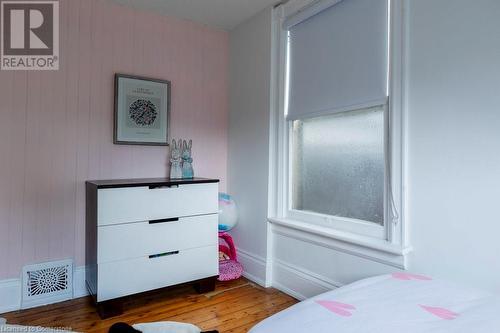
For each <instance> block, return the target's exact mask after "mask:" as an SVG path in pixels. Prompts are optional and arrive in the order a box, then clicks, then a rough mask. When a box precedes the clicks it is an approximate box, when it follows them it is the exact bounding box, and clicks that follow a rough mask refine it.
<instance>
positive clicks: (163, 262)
mask: <svg viewBox="0 0 500 333" xmlns="http://www.w3.org/2000/svg"><path fill="white" fill-rule="evenodd" d="M217 253H218V249H217V246H215V245H214V246H208V247H202V248H196V249H190V250H185V251H179V253H178V254H172V255H168V256H163V257H156V258H149V257H141V258H136V259H130V260H123V261H114V262H108V263H103V264H99V265H98V277H97V279H98V284H99V288H98V290H97V301H98V302H102V301H106V300H109V299H113V298H118V297H122V296H126V295H132V294H136V293H140V292H144V291H147V290H153V289H158V288H163V287H166V286H170V285H174V284H179V283H183V282H188V281H194V280H198V279H203V278H206V277H211V276H216V275H218V274H219V262H218V255H217Z"/></svg>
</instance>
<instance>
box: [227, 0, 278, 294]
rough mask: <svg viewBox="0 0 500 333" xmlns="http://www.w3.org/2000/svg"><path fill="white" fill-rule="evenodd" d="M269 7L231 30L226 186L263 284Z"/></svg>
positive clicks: (241, 245)
mask: <svg viewBox="0 0 500 333" xmlns="http://www.w3.org/2000/svg"><path fill="white" fill-rule="evenodd" d="M271 14H272V10H271V8H268V9H266V10H264V11H262V12H261V13H259V14H257V15H256V16H255V17H253V18H251V19H250V20H248V21H247V22H245V23H243V24H241V25H239V26H238V27H236V28H235V29H234V30H232V31H231V32H230V38H229V45H230V81H229V82H230V107H229V110H230V111H229V159H228V191H229V193H230V194H232V195H233V196H234V198H235V200H236V203H237V205H238V212H239V221H238V225H237V226H236V227H235V228H234V229H233V230H232V234H233V235H234V239H235V242H236V244H237V246H238V250H239V255H240V260H241V261H242V263H243V265H244V267H245V274H246V276H248V277H250V278H251V279H253V280H254V281H256V282H259V283H261V284H264V281H265V275H266V272H265V261H266V257H267V209H268V202H267V187H268V168H269V116H270V112H269V105H270V81H269V80H270V77H271V52H270V50H271V22H272V21H271Z"/></svg>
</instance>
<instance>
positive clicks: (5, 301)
mask: <svg viewBox="0 0 500 333" xmlns="http://www.w3.org/2000/svg"><path fill="white" fill-rule="evenodd" d="M20 308H21V281H20V279H9V280H2V281H0V313H5V312H10V311H15V310H19V309H20Z"/></svg>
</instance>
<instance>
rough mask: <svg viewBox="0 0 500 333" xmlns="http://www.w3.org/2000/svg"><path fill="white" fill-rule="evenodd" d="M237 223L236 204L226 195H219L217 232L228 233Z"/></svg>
mask: <svg viewBox="0 0 500 333" xmlns="http://www.w3.org/2000/svg"><path fill="white" fill-rule="evenodd" d="M237 222H238V213H237V209H236V203H235V202H234V200H233V198H232V197H231V196H230V195H229V194H227V193H219V231H229V230H231V229H233V228H234V226H235V225H236V223H237Z"/></svg>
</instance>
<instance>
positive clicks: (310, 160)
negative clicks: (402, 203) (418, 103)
mask: <svg viewBox="0 0 500 333" xmlns="http://www.w3.org/2000/svg"><path fill="white" fill-rule="evenodd" d="M292 135H293V138H292V140H293V142H292V149H293V151H292V155H293V156H292V170H293V172H292V177H293V178H292V204H293V209H297V210H303V211H311V212H316V213H321V214H327V215H334V216H341V217H348V218H355V219H360V220H365V221H370V222H374V223H378V224H383V222H384V213H383V212H384V163H385V162H384V108H383V107H382V106H381V107H377V108H370V109H364V110H360V111H351V112H344V113H340V114H335V115H330V116H323V117H317V118H310V119H306V120H295V121H294V122H293V134H292Z"/></svg>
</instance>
